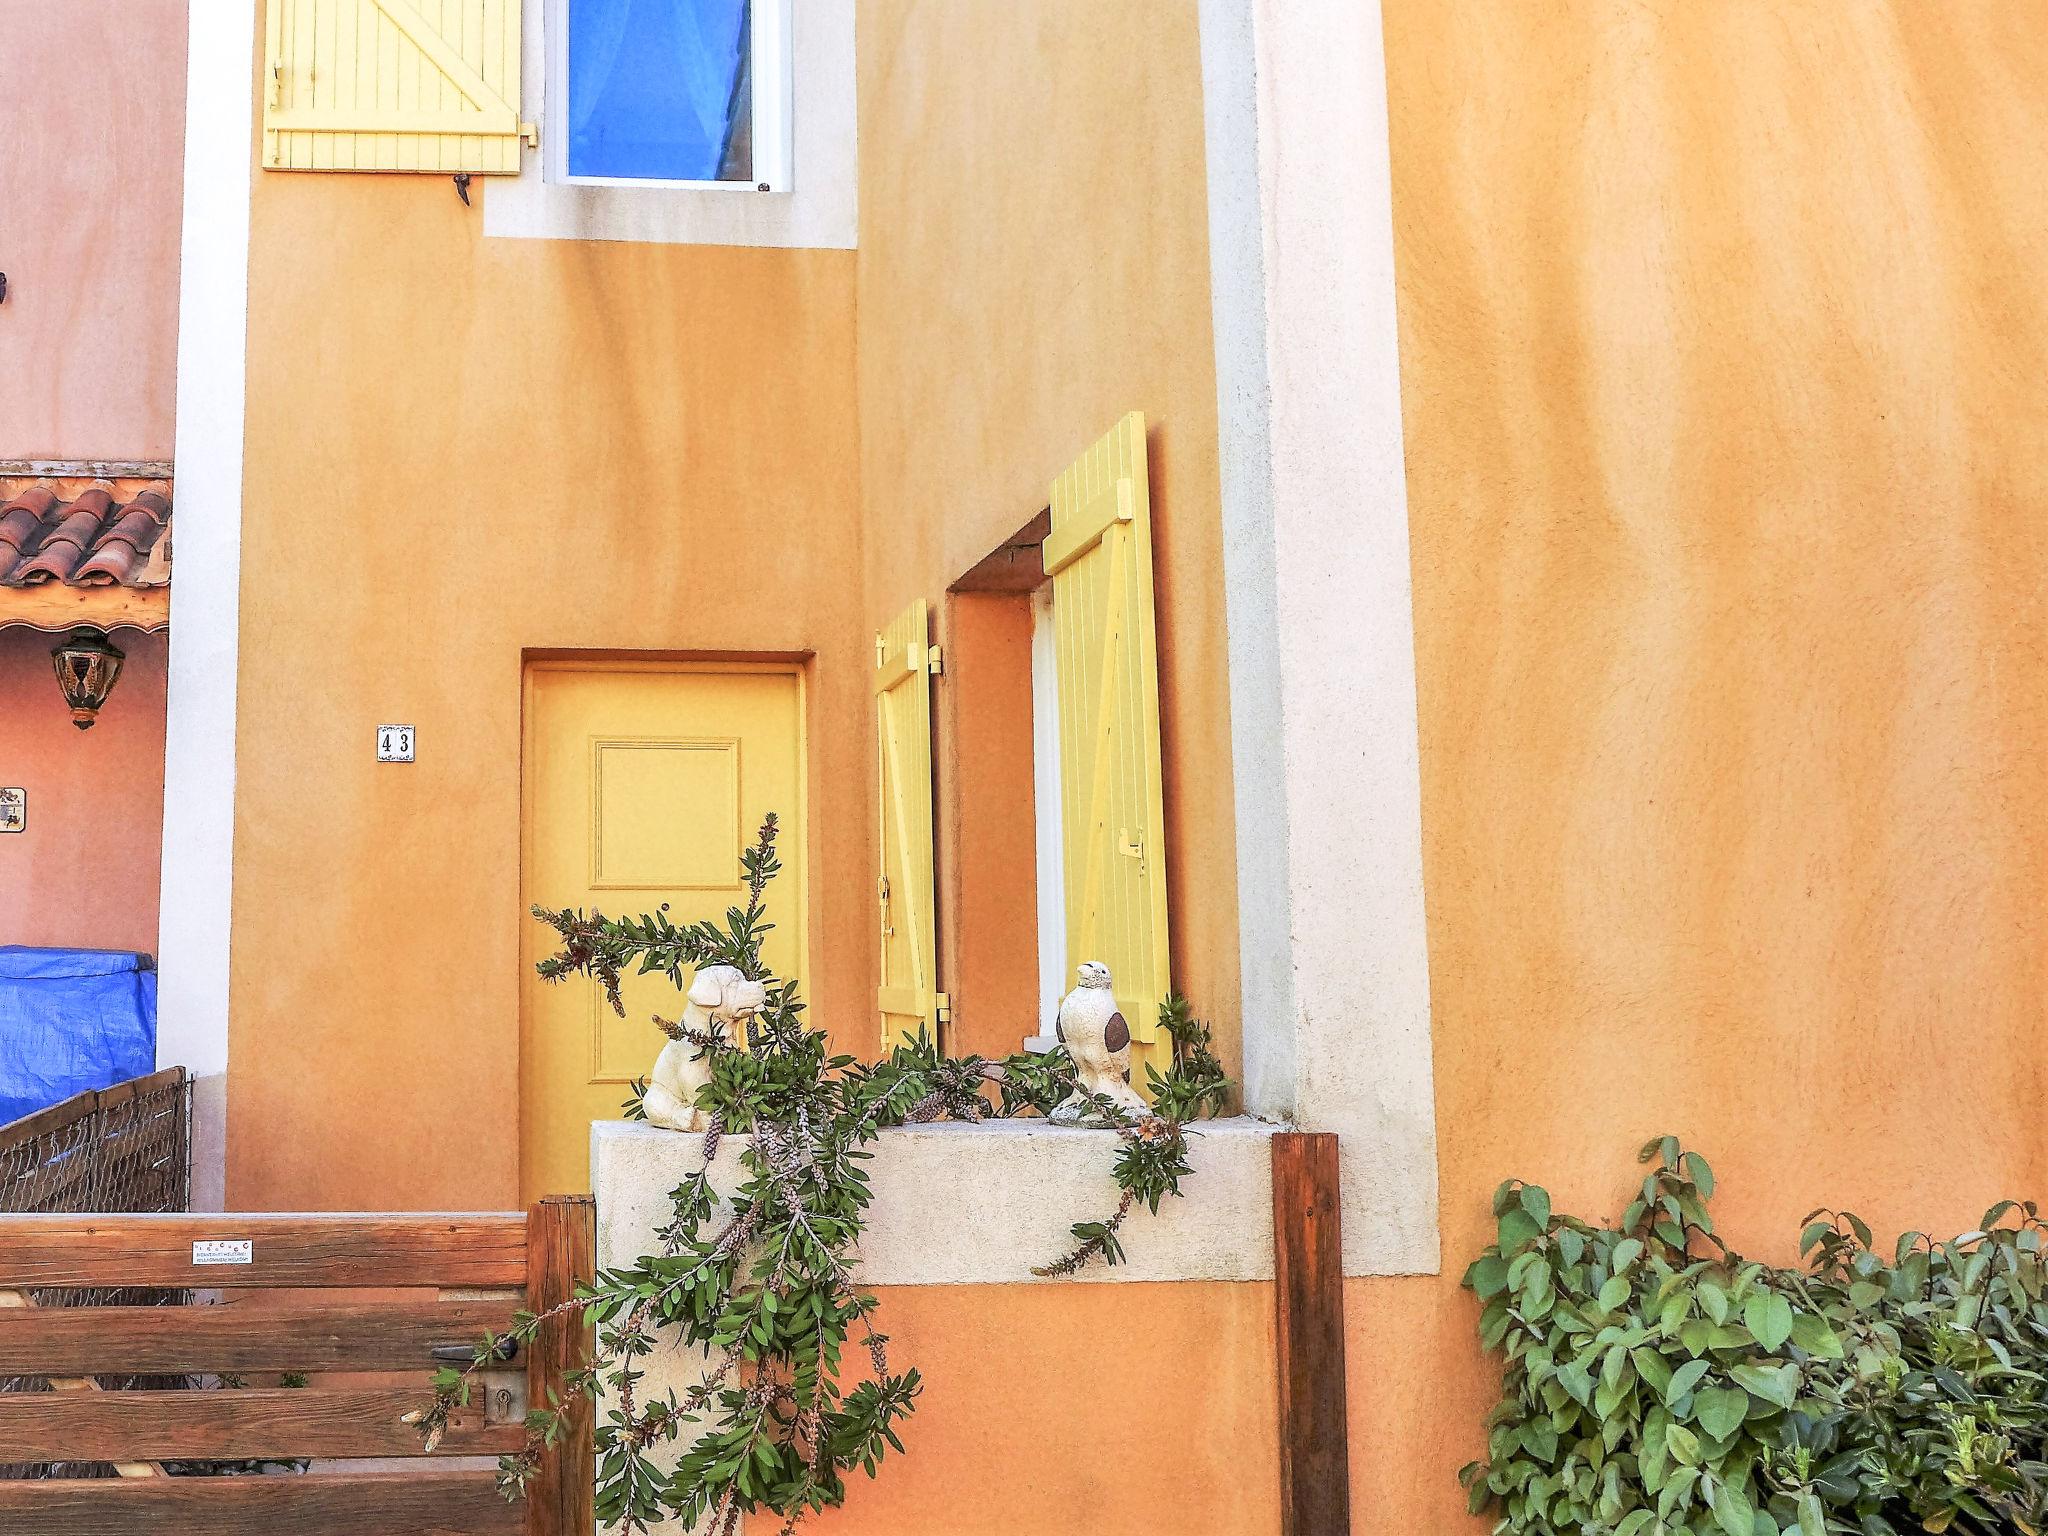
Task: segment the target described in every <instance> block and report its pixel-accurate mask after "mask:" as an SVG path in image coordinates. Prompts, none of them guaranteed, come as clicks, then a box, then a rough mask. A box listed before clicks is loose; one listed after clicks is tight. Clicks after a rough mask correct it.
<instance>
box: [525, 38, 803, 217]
mask: <svg viewBox="0 0 2048 1536" xmlns="http://www.w3.org/2000/svg"><path fill="white" fill-rule="evenodd" d="M575 3H576V0H546V12H545V20H544V21H543V23H542V27H543V31H544V35H545V37H546V40H547V73H548V78H547V86H546V100H547V104H548V114H547V115H548V116H549V117H551V118H552V119H553V121H552V122H546V121H544V122H543V123H542V124H541V159H542V174H543V176H544V177H545V179H546V180H548V181H551V182H557V183H560V184H562V185H565V186H578V187H640V188H646V189H649V190H654V189H662V190H666V191H685V192H788V191H791V190H792V185H793V177H792V174H791V164H790V162H791V158H792V157H791V153H790V150H791V145H792V144H793V142H794V140H795V137H796V134H795V124H796V113H795V103H794V98H795V94H796V93H795V71H794V70H793V69H792V67H791V59H792V55H793V50H792V48H791V45H790V0H752V4H751V6H750V7H749V9H748V13H747V14H748V26H749V30H750V33H751V36H750V39H749V46H750V47H751V48H752V50H753V62H752V68H753V82H752V86H751V91H752V96H753V112H754V123H753V143H754V179H753V180H752V181H674V180H668V179H664V178H659V177H652V176H572V175H571V174H570V173H569V132H568V122H569V7H570V6H571V5H574V4H575Z"/></svg>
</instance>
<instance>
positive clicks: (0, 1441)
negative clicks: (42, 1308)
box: [0, 1291, 164, 1477]
mask: <svg viewBox="0 0 2048 1536" xmlns="http://www.w3.org/2000/svg"><path fill="white" fill-rule="evenodd" d="M9 1315H19V1316H21V1317H24V1318H28V1319H30V1320H31V1321H32V1320H33V1319H35V1318H36V1317H38V1316H40V1315H41V1314H39V1313H38V1312H37V1310H36V1303H35V1298H34V1297H32V1296H30V1295H29V1294H28V1293H27V1292H26V1291H0V1316H9ZM49 1384H50V1391H49V1393H48V1394H47V1395H43V1394H38V1395H39V1396H42V1400H43V1401H45V1402H48V1401H51V1400H52V1399H57V1400H61V1399H60V1398H59V1397H58V1395H59V1394H61V1393H71V1392H85V1393H98V1392H100V1391H102V1390H103V1389H102V1388H101V1386H100V1384H99V1383H98V1382H97V1381H94V1380H93V1379H92V1378H91V1377H90V1376H52V1377H50V1378H49ZM9 1400H10V1399H9V1398H7V1397H0V1403H4V1402H7V1401H9ZM7 1443H8V1442H7V1437H6V1436H5V1435H0V1446H4V1445H6V1444H7ZM135 1455H136V1453H135V1452H133V1451H129V1450H126V1449H123V1448H120V1447H116V1448H115V1450H114V1452H113V1453H112V1454H111V1455H109V1456H107V1457H105V1458H104V1459H105V1460H107V1461H110V1462H112V1463H113V1467H114V1475H115V1476H116V1477H162V1476H163V1475H164V1469H163V1468H162V1467H160V1466H158V1465H157V1464H156V1463H155V1462H154V1461H143V1460H132V1459H128V1458H132V1457H134V1456H135ZM43 1459H44V1458H43V1457H40V1456H28V1455H24V1456H23V1457H22V1458H21V1460H23V1461H41V1460H43ZM50 1459H52V1460H56V1459H60V1458H50ZM93 1459H95V1460H97V1459H100V1458H93Z"/></svg>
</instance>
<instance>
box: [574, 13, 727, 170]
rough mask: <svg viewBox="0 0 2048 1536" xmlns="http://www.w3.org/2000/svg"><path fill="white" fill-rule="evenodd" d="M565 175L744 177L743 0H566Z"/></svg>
mask: <svg viewBox="0 0 2048 1536" xmlns="http://www.w3.org/2000/svg"><path fill="white" fill-rule="evenodd" d="M566 6H567V10H568V13H569V38H568V43H569V69H568V73H569V81H568V85H569V92H568V94H569V144H568V156H569V174H570V175H571V176H629V177H639V178H646V179H649V180H659V181H752V180H753V179H754V152H753V89H752V84H753V81H752V76H753V71H752V63H753V59H752V54H753V49H752V47H751V43H750V38H751V33H750V29H749V27H748V25H747V22H748V15H747V12H748V0H566Z"/></svg>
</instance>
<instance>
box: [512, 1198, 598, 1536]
mask: <svg viewBox="0 0 2048 1536" xmlns="http://www.w3.org/2000/svg"><path fill="white" fill-rule="evenodd" d="M527 1224H528V1233H529V1236H528V1247H527V1279H526V1295H527V1305H528V1306H529V1307H531V1308H532V1310H533V1311H534V1312H536V1313H542V1314H545V1313H547V1312H548V1311H549V1310H551V1309H552V1308H554V1307H557V1306H560V1305H561V1304H562V1303H563V1302H565V1301H568V1300H569V1299H570V1298H571V1297H572V1296H574V1295H575V1294H576V1287H577V1286H578V1285H580V1284H582V1283H584V1282H585V1281H588V1280H590V1279H591V1278H592V1277H593V1276H594V1275H595V1274H596V1273H597V1204H596V1202H595V1201H593V1200H592V1199H591V1198H590V1196H588V1195H576V1196H560V1197H554V1198H550V1199H547V1200H543V1201H541V1203H540V1204H539V1205H536V1206H535V1207H534V1208H533V1210H532V1212H531V1214H530V1215H529V1216H528V1218H527ZM589 1350H590V1330H589V1329H587V1328H586V1327H585V1326H584V1324H583V1313H582V1312H580V1311H572V1312H567V1313H564V1314H563V1315H562V1316H559V1317H555V1318H550V1319H549V1320H548V1321H547V1322H545V1323H543V1324H542V1325H541V1332H540V1336H539V1337H538V1338H536V1339H535V1340H534V1343H533V1348H532V1350H531V1351H530V1353H529V1354H528V1356H527V1362H526V1392H527V1403H528V1405H529V1407H532V1408H545V1407H546V1406H547V1405H548V1403H549V1402H550V1400H551V1399H552V1398H554V1397H557V1396H558V1397H560V1398H561V1399H562V1400H563V1402H564V1404H565V1406H566V1408H567V1411H568V1424H567V1426H566V1428H565V1430H564V1433H563V1434H562V1435H561V1437H560V1439H559V1440H558V1441H557V1442H556V1444H555V1446H554V1447H553V1449H552V1450H550V1451H549V1452H548V1453H547V1454H546V1455H545V1456H543V1457H542V1458H541V1464H540V1468H539V1471H538V1473H537V1474H536V1476H535V1477H534V1479H533V1481H532V1482H531V1483H530V1484H528V1486H527V1492H526V1536H593V1533H594V1532H595V1531H596V1529H597V1505H596V1491H595V1488H594V1486H593V1473H592V1461H591V1455H592V1416H591V1407H590V1400H589V1399H588V1398H586V1397H583V1396H581V1395H578V1396H575V1397H571V1396H570V1395H569V1394H568V1392H567V1391H566V1390H565V1389H564V1388H563V1385H562V1377H563V1374H564V1373H565V1372H567V1371H571V1370H575V1369H577V1368H579V1367H581V1366H582V1365H583V1364H584V1363H585V1360H586V1358H587V1356H588V1354H589Z"/></svg>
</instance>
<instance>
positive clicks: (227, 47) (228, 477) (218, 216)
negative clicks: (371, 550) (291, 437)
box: [157, 0, 257, 1205]
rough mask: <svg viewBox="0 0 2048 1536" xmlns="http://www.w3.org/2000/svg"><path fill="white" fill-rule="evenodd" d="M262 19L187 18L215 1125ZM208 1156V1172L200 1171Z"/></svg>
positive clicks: (179, 473) (177, 1021)
mask: <svg viewBox="0 0 2048 1536" xmlns="http://www.w3.org/2000/svg"><path fill="white" fill-rule="evenodd" d="M256 11H257V7H256V6H255V5H253V4H251V3H249V0H191V3H190V6H189V9H188V13H187V14H188V27H189V32H188V34H187V38H188V52H187V56H186V75H185V188H184V193H185V206H184V232H183V237H182V245H181V254H180V262H181V265H180V268H179V278H178V401H177V410H178V418H177V419H178V425H177V460H176V466H175V473H176V477H177V479H176V486H175V490H174V497H175V502H176V506H175V510H174V514H173V515H174V517H175V520H176V521H175V538H176V540H177V543H176V547H175V551H174V560H175V562H176V563H175V568H174V571H173V575H172V578H171V659H170V697H169V720H168V724H167V728H166V732H165V744H164V848H163V886H162V907H161V913H162V915H161V917H160V919H159V922H158V940H157V945H158V963H159V965H160V967H161V970H162V975H161V978H160V987H159V992H158V1017H157V1060H158V1062H159V1063H160V1064H162V1065H165V1066H170V1065H180V1066H185V1067H188V1068H190V1069H191V1071H192V1073H193V1075H194V1077H196V1078H199V1079H201V1080H202V1087H201V1090H200V1093H199V1100H200V1104H201V1106H202V1108H203V1107H204V1106H209V1105H210V1106H214V1108H213V1110H212V1111H211V1113H213V1114H218V1113H219V1111H220V1108H221V1107H223V1106H224V1095H223V1094H222V1093H221V1092H220V1085H219V1084H218V1083H217V1082H208V1081H206V1080H209V1079H214V1078H217V1077H218V1076H219V1075H220V1074H221V1073H223V1072H225V1070H226V1068H227V1061H228V928H229V919H230V913H231V903H230V891H231V887H232V882H233V874H234V865H233V860H234V823H235V667H236V657H237V647H238V636H239V629H240V591H241V547H242V423H243V406H244V387H245V377H246V373H245V370H246V347H247V339H248V296H249V192H250V182H249V177H250V155H251V149H252V146H251V134H252V130H253V113H252V111H251V74H250V60H251V59H252V58H254V56H255V39H256V34H255V27H256ZM202 1118H206V1116H205V1115H202ZM219 1129H220V1128H219V1127H218V1126H212V1125H206V1126H201V1127H200V1135H199V1136H198V1137H197V1138H196V1145H195V1166H194V1169H193V1185H194V1197H195V1203H199V1204H201V1205H204V1204H206V1203H208V1202H209V1196H211V1195H213V1194H214V1193H215V1191H216V1188H217V1184H218V1179H219V1167H218V1163H217V1160H218V1158H219V1156H220V1152H221V1147H222V1145H223V1144H222V1142H221V1140H220V1137H219V1135H218V1132H219ZM202 1154H203V1160H205V1161H206V1162H207V1163H208V1164H209V1166H205V1167H202V1166H198V1163H199V1162H200V1161H201V1160H202V1156H201V1155H202Z"/></svg>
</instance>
